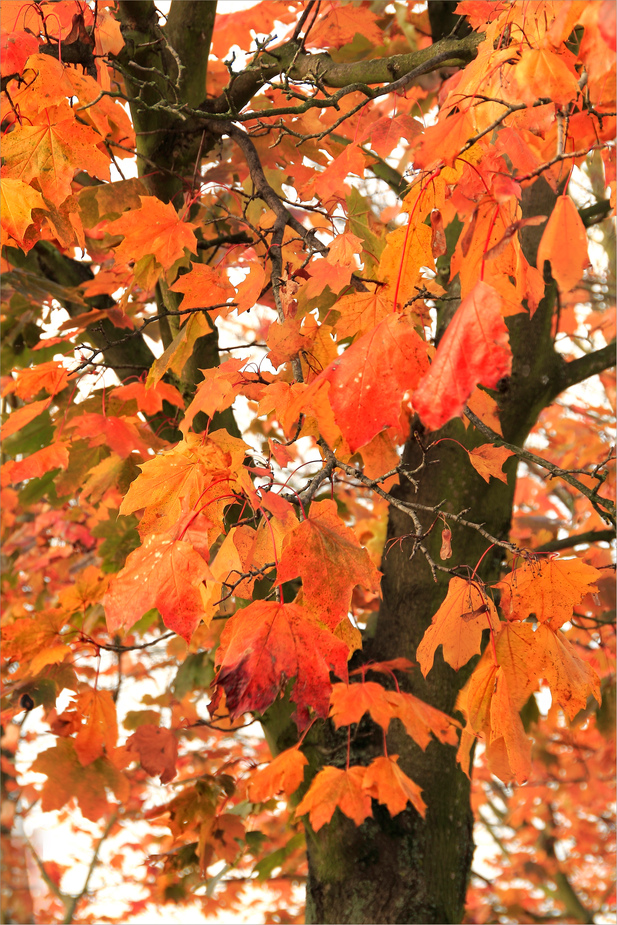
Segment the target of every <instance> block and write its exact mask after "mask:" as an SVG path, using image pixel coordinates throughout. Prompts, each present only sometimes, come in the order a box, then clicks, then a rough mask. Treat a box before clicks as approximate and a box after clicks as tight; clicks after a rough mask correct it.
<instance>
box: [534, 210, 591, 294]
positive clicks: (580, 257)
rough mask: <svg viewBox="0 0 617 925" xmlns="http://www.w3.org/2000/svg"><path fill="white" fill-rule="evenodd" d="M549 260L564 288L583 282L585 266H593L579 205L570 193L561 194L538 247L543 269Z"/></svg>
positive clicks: (553, 272) (555, 275)
mask: <svg viewBox="0 0 617 925" xmlns="http://www.w3.org/2000/svg"><path fill="white" fill-rule="evenodd" d="M546 260H548V261H549V262H550V265H551V273H552V275H553V277H554V279H555V280H556V281H557V285H558V286H559V288H560V289H561V290H562V292H567V291H568V290H570V289H572V288H573V287H574V286H576V284H577V283H578V282H579V280H580V279H581V277H582V275H583V270H584V269H585V267H587V266H589V256H588V253H587V234H586V232H585V226H584V225H583V222H582V219H581V217H580V215H579V214H578V212H577V210H576V206H575V205H574V203H573V202H572V200H571V199H570V197H569V196H567V195H566V194H564V195H563V196H559V197H558V199H557V202H556V203H555V208H554V209H553V211H552V212H551V215H550V218H549V220H548V222H547V223H546V228H545V229H544V234H543V235H542V240H541V241H540V245H539V247H538V257H537V263H538V268H539V269H540V271H542V270H543V268H544V262H545V261H546Z"/></svg>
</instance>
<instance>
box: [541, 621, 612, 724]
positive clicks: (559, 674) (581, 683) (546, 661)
mask: <svg viewBox="0 0 617 925" xmlns="http://www.w3.org/2000/svg"><path fill="white" fill-rule="evenodd" d="M535 635H536V637H537V638H536V642H537V645H538V646H539V647H540V648H541V650H542V654H543V663H542V673H543V675H544V678H545V680H546V682H547V684H548V685H549V687H550V689H551V694H552V695H553V699H554V701H555V702H556V703H558V704H559V706H560V707H561V708H562V709H563V711H564V713H565V714H566V715H567V716H568V718H569V719H570V720H573V719H574V717H575V716H576V714H577V713H578V712H579V710H584V709H585V707H586V706H587V701H588V699H589V697H594V698H595V699H596V700H597V702H598V704H600V703H601V702H602V696H601V693H600V679H599V678H598V675H597V674H596V672H595V671H594V670H593V668H592V667H591V665H590V664H589V663H588V662H586V661H584V659H582V658H581V657H580V656H579V655H577V653H576V650H575V649H574V646H573V645H572V644H571V643H570V642H568V640H567V638H566V637H565V636H564V634H563V633H562V632H560V631H559V630H554V629H552V627H550V626H548V624H546V623H545V624H543V625H542V626H539V627H538V629H537V630H536V633H535Z"/></svg>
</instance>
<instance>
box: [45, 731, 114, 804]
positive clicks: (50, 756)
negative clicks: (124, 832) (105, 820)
mask: <svg viewBox="0 0 617 925" xmlns="http://www.w3.org/2000/svg"><path fill="white" fill-rule="evenodd" d="M32 770H33V771H36V772H37V773H38V774H45V776H46V777H47V780H46V781H45V783H44V785H43V790H42V800H41V808H42V809H43V812H45V813H47V812H50V810H54V809H62V807H63V806H65V805H66V803H68V802H69V800H71V799H72V798H75V799H76V800H77V805H78V806H79V808H80V810H81V812H82V813H83V815H84V816H85V818H86V819H90V821H91V822H96V821H97V820H98V819H100V818H101V817H102V816H104V815H106V814H107V813H108V812H109V810H110V809H111V806H110V804H109V802H108V800H107V797H106V794H105V791H106V789H109V790H112V791H113V793H114V794H115V796H116V799H117V800H118V801H119V802H120V803H122V802H124V801H126V799H127V798H128V794H129V782H128V780H127V778H126V777H125V775H124V774H123V773H122V772H121V771H119V770H118V769H117V768H115V767H114V765H113V764H112V763H111V762H110V761H109V759H108V758H106V757H105V756H103V757H101V758H97V760H96V761H93V762H92V764H89V765H87V766H85V767H84V766H83V765H82V763H81V762H80V760H79V758H78V757H77V752H76V750H75V743H74V741H73V739H68V738H65V739H59V741H58V743H57V745H54V746H53V747H52V748H48V749H47V750H46V751H44V752H41V753H40V754H39V755H38V756H37V758H35V760H34V762H33V764H32Z"/></svg>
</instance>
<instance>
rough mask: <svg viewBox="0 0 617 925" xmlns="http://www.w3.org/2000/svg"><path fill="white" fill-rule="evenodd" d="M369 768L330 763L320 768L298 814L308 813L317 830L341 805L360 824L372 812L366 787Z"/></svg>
mask: <svg viewBox="0 0 617 925" xmlns="http://www.w3.org/2000/svg"><path fill="white" fill-rule="evenodd" d="M365 772H366V768H362V767H360V766H359V765H355V766H354V767H352V768H348V769H347V770H343V768H334V767H332V766H330V765H328V767H325V768H323V769H322V770H321V771H319V773H318V774H316V775H315V777H314V778H313V782H312V784H311V786H310V787H309V789H308V791H307V793H306V794H305V796H304V797H303V799H302V800H301V801H300V803H299V804H298V806H297V807H296V815H297V816H304V815H305V814H306V813H308V815H309V819H310V822H311V825H312V827H313V828H314V829H315V831H316V832H317V831H319V829H320V828H321V827H322V826H323V825H325V824H326V823H328V822H330V820H331V819H332V816H333V815H334V810H335V809H336V808H337V807H338V808H339V809H340V810H341V812H342V813H344V814H345V815H346V816H348V817H349V818H350V819H353V821H354V822H355V823H356V825H360V824H361V823H362V822H364V820H365V819H366V818H367V817H368V816H370V815H371V798H370V795H369V794H368V792H367V791H366V790H365V789H364V788H363V786H362V785H363V783H364V775H365Z"/></svg>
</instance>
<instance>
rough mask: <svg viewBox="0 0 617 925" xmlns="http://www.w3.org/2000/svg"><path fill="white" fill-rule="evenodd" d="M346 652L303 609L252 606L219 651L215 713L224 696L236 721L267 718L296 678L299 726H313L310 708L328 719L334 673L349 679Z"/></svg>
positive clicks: (229, 627) (228, 629)
mask: <svg viewBox="0 0 617 925" xmlns="http://www.w3.org/2000/svg"><path fill="white" fill-rule="evenodd" d="M347 656H348V647H347V646H346V644H345V643H344V642H343V641H342V640H340V639H337V637H336V636H335V635H334V634H333V633H332V632H331V631H330V630H329V629H328V628H327V626H326V625H325V624H324V623H322V622H321V621H320V620H317V619H316V618H315V617H314V616H313V614H312V613H311V612H310V611H308V610H307V609H306V608H305V607H301V606H299V605H298V604H277V603H272V602H268V601H253V603H252V604H249V606H248V607H246V608H244V609H243V610H240V611H238V612H237V613H236V614H235V615H234V616H233V617H231V618H230V619H229V620H228V622H227V624H226V626H225V629H224V630H223V633H222V635H221V645H220V647H219V648H218V649H217V664H218V665H220V671H219V673H218V675H217V678H216V685H217V694H216V696H215V698H214V700H213V703H212V708H213V709H216V707H217V705H218V703H219V700H220V694H221V692H222V691H223V690H224V691H225V703H226V705H227V708H228V710H229V713H230V716H231V718H232V719H235V718H236V717H238V716H240V715H241V714H242V713H246V712H249V711H257V712H259V713H263V712H264V711H265V710H267V709H268V707H269V706H270V705H271V704H272V703H273V702H274V701H275V700H276V698H277V697H278V695H279V693H280V691H281V690H282V689H283V688H284V686H285V684H286V683H287V681H289V680H290V679H291V678H295V679H296V680H295V683H294V686H293V691H292V694H291V699H292V700H293V701H294V703H295V704H296V715H297V723H298V726H299V727H300V728H304V727H305V726H306V725H307V724H308V722H309V708H310V709H312V710H314V711H315V713H317V715H318V716H326V715H327V713H328V702H329V698H330V671H333V672H334V673H335V674H336V675H337V676H338V677H339V678H341V677H342V678H346V677H347Z"/></svg>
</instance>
